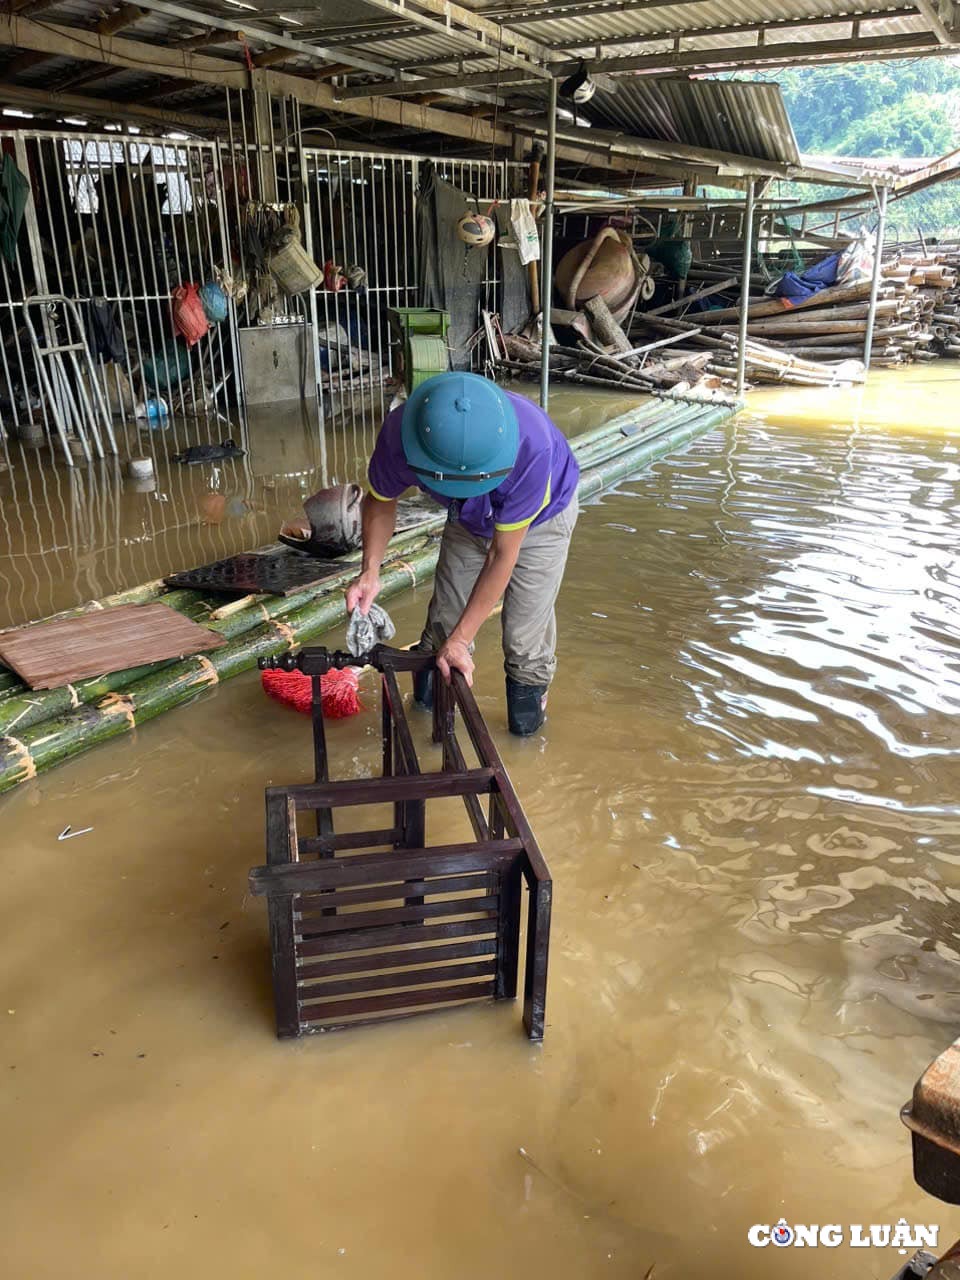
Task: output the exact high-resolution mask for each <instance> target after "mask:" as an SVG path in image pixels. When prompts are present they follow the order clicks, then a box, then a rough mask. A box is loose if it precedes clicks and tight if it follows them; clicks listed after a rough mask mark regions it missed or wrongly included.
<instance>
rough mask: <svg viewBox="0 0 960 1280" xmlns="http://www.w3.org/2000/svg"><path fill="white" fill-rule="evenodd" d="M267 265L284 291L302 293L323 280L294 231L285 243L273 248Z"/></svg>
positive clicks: (321, 274) (320, 272) (321, 273)
mask: <svg viewBox="0 0 960 1280" xmlns="http://www.w3.org/2000/svg"><path fill="white" fill-rule="evenodd" d="M267 265H268V266H269V268H270V270H271V272H272V273H273V275H274V276H275V277H276V280H277V283H278V284H279V285H280V288H281V289H282V290H283V291H284V293H289V294H294V293H304V292H305V291H306V290H307V289H312V288H313V287H314V286H316V285H318V284H320V282H321V281H322V280H323V272H322V271H320V269H319V267H318V266H317V264H316V263H315V262H314V261H313V259H312V258H311V257H310V255H309V253H307V251H306V249H305V248H304V247H303V245H302V244H301V243H300V240H299V238H298V236H297V234H296V232H294V233H293V234H291V235H290V237H289V239H288V240H287V242H286V244H284V245H281V247H280V248H279V249H274V250H273V252H272V253H271V254H270V256H269V258H268V259H267Z"/></svg>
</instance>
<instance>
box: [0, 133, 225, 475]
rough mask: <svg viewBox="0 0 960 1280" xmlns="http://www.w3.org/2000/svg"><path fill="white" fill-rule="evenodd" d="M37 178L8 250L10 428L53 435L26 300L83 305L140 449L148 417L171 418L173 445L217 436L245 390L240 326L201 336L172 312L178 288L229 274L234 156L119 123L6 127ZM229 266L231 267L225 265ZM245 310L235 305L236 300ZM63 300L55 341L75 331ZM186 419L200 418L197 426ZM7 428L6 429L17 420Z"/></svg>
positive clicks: (3, 324) (1, 410)
mask: <svg viewBox="0 0 960 1280" xmlns="http://www.w3.org/2000/svg"><path fill="white" fill-rule="evenodd" d="M0 146H2V147H3V149H4V150H5V151H7V152H10V153H12V155H13V157H14V159H15V160H16V163H17V167H18V168H19V170H20V172H21V173H22V174H23V175H24V177H26V178H27V179H28V181H29V183H30V188H31V193H30V198H29V201H28V204H27V208H26V211H25V216H24V224H25V225H24V228H23V230H22V231H21V235H20V237H19V240H18V246H17V254H16V258H15V261H14V262H13V263H12V264H11V263H8V262H7V261H6V260H0V268H2V275H0V290H2V292H0V437H2V438H3V440H4V445H3V447H4V448H9V438H8V437H9V435H10V434H11V433H10V431H9V428H11V427H13V428H14V433H15V434H17V435H19V436H20V437H21V438H24V437H25V438H27V439H28V440H29V438H30V437H31V435H35V434H39V432H40V431H43V432H44V433H45V434H47V435H49V434H51V425H52V424H51V422H50V414H51V406H50V405H49V404H48V403H47V400H46V398H45V397H44V396H43V395H41V394H40V389H39V385H38V379H37V374H36V360H35V355H34V352H33V350H32V349H31V344H30V339H29V334H28V332H27V331H26V329H25V327H24V325H23V323H22V321H23V300H24V298H25V297H29V296H30V295H33V294H42V295H47V294H49V295H63V296H65V297H67V298H69V299H71V300H73V301H75V302H76V303H78V304H79V307H80V312H81V315H82V317H83V319H84V322H85V327H86V333H87V341H88V345H89V346H90V347H91V354H92V355H93V358H94V363H95V366H96V371H97V375H98V378H99V381H100V383H101V386H102V389H103V392H104V395H105V397H106V399H107V401H108V403H109V405H110V406H111V408H112V409H113V411H114V416H115V418H116V419H118V420H119V423H120V431H121V433H122V438H121V441H120V444H121V449H124V446H126V449H125V450H124V451H126V452H130V451H131V449H132V451H133V452H138V451H139V445H138V444H137V433H138V425H137V424H138V422H139V423H140V424H141V425H149V424H150V423H151V422H154V423H156V424H157V425H159V424H161V423H163V424H164V425H167V426H168V428H169V429H168V430H167V431H166V432H165V442H166V445H171V444H172V445H174V446H175V447H177V448H179V447H181V445H182V443H184V442H185V441H186V440H187V438H188V436H189V438H190V439H191V440H195V439H197V438H201V439H204V438H212V436H213V435H217V434H218V433H219V432H221V430H222V425H223V423H222V421H221V419H222V418H224V417H225V416H226V411H227V407H228V404H229V403H230V401H231V400H234V401H235V400H236V398H237V389H236V385H235V379H236V370H237V362H236V351H235V345H234V325H233V324H232V323H231V317H230V316H229V315H228V319H227V321H226V322H224V323H222V324H217V323H214V324H213V325H212V326H211V328H210V331H209V333H208V334H207V335H205V336H204V337H203V338H202V339H201V340H200V341H198V342H197V343H196V344H195V346H193V347H192V348H188V347H187V346H186V344H185V343H184V342H183V341H181V340H178V339H177V338H176V335H175V333H174V329H173V324H172V319H171V304H172V296H173V293H174V290H175V289H176V288H177V287H178V286H180V285H184V284H191V283H192V284H197V285H203V284H206V283H210V282H218V281H221V280H222V281H224V282H225V283H226V285H227V286H228V287H229V285H230V279H229V269H228V267H227V264H229V261H230V245H229V239H228V227H227V222H226V217H225V206H224V200H223V184H222V178H221V173H220V156H219V150H218V148H217V146H216V145H215V144H213V143H208V142H197V141H187V140H179V139H170V138H149V137H147V138H143V137H129V136H127V135H123V136H118V135H117V134H111V133H103V134H82V135H78V134H60V133H30V132H18V133H15V134H0ZM225 269H226V270H225ZM229 310H230V311H232V304H231V305H230V307H229ZM62 324H63V318H62V316H59V315H58V314H57V313H56V311H55V310H54V311H53V313H52V315H51V316H50V318H49V320H48V330H47V340H48V341H49V339H50V336H51V335H53V336H56V335H57V334H60V333H62V332H63V329H62ZM185 420H199V421H200V424H201V425H200V426H199V428H198V427H197V426H196V425H195V424H193V425H192V429H191V430H190V431H189V432H187V430H186V429H185V426H184V423H185ZM4 428H6V429H4Z"/></svg>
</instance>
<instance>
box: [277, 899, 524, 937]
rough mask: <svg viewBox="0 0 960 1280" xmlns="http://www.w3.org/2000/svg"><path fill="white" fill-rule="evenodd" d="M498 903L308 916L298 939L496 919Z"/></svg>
mask: <svg viewBox="0 0 960 1280" xmlns="http://www.w3.org/2000/svg"><path fill="white" fill-rule="evenodd" d="M498 901H499V900H498V899H497V898H496V897H487V898H460V899H459V900H458V901H455V902H418V903H417V904H416V906H412V907H387V908H386V909H385V910H383V911H348V912H347V913H346V914H345V915H339V916H329V917H327V916H308V917H307V919H305V920H304V919H303V918H301V920H300V924H299V926H298V930H297V932H298V935H299V936H300V937H301V938H316V937H318V936H319V935H320V934H324V933H341V932H343V931H344V930H353V929H366V930H367V931H368V932H370V933H374V932H375V931H376V930H377V929H380V928H382V927H383V926H384V925H391V924H403V922H404V921H405V920H407V921H409V920H429V919H431V918H432V917H434V916H465V915H477V916H479V915H489V916H496V914H497V906H498Z"/></svg>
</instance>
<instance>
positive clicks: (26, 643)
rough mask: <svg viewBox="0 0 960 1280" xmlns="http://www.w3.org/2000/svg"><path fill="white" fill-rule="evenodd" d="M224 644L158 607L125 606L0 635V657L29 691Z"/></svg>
mask: <svg viewBox="0 0 960 1280" xmlns="http://www.w3.org/2000/svg"><path fill="white" fill-rule="evenodd" d="M225 643H226V641H225V640H224V638H223V637H222V636H218V635H216V633H215V632H213V631H208V630H207V629H206V628H205V627H201V626H198V625H197V623H195V622H191V621H190V619H189V618H185V617H183V615H182V614H179V613H177V612H176V611H175V610H173V609H168V608H167V606H166V605H164V604H125V605H120V606H118V608H116V609H103V610H101V611H99V612H97V613H84V614H81V615H80V616H78V617H76V618H61V619H59V620H58V621H56V622H42V623H38V624H34V625H33V626H29V627H15V628H14V629H13V630H11V631H0V658H2V659H3V661H4V662H5V663H6V664H7V665H8V666H10V667H12V668H13V669H14V671H16V673H17V675H18V676H20V678H21V679H22V680H24V681H26V683H27V684H28V685H29V686H30V688H31V689H58V688H61V687H62V686H63V685H67V684H76V682H77V681H78V680H89V679H91V678H92V677H94V676H102V675H106V674H107V673H108V672H110V671H122V670H124V668H126V667H138V666H140V665H142V664H143V663H147V662H163V661H165V660H166V659H169V658H181V657H185V656H186V655H187V654H190V653H202V652H203V651H204V650H206V649H219V648H220V646H221V645H222V644H225Z"/></svg>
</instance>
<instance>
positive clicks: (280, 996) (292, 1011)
mask: <svg viewBox="0 0 960 1280" xmlns="http://www.w3.org/2000/svg"><path fill="white" fill-rule="evenodd" d="M295 820H296V815H295V813H294V811H293V805H292V804H291V803H290V801H289V800H288V799H287V798H286V797H284V795H283V794H282V793H281V794H280V795H268V796H267V858H268V859H269V861H270V864H271V865H274V866H283V865H286V864H288V863H289V860H290V858H291V857H292V856H293V850H292V848H291V844H290V831H291V826H292V825H293V823H294V822H295ZM267 911H268V918H269V921H270V957H271V962H272V966H273V1003H274V1010H275V1013H276V1019H277V1035H278V1036H281V1037H288V1036H298V1035H299V1034H300V1018H299V1014H298V1011H297V970H296V950H295V947H294V941H293V938H294V929H293V898H292V897H290V896H289V895H281V894H277V895H276V896H274V897H272V898H271V899H270V901H269V902H268V903H267Z"/></svg>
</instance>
